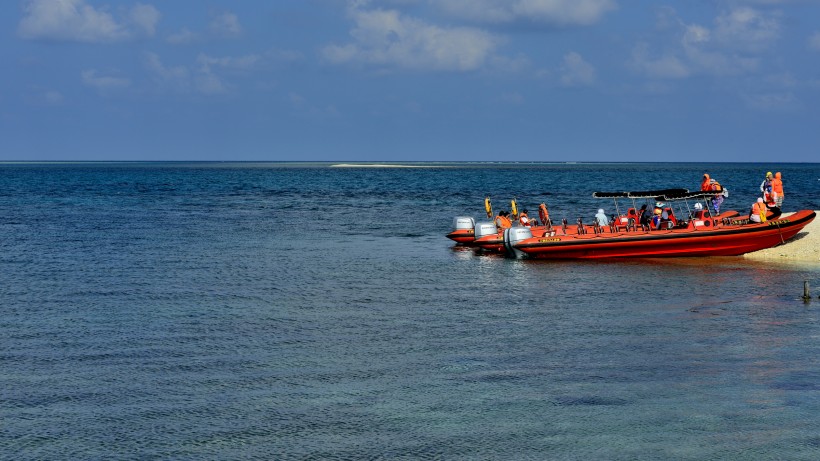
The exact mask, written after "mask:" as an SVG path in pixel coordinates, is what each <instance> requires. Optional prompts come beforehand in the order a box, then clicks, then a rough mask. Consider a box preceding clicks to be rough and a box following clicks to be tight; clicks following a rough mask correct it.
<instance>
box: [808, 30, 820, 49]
mask: <svg viewBox="0 0 820 461" xmlns="http://www.w3.org/2000/svg"><path fill="white" fill-rule="evenodd" d="M809 48H811V49H812V50H814V51H820V32H815V33H814V34H812V36H811V37H809Z"/></svg>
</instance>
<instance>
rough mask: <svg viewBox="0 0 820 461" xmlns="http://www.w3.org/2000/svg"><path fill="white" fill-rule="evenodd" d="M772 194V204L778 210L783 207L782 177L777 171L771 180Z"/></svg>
mask: <svg viewBox="0 0 820 461" xmlns="http://www.w3.org/2000/svg"><path fill="white" fill-rule="evenodd" d="M772 193H773V194H774V204H775V206H776V207H778V208H782V207H783V176H782V175H781V174H780V172H779V171H778V172H777V173H775V174H774V179H772Z"/></svg>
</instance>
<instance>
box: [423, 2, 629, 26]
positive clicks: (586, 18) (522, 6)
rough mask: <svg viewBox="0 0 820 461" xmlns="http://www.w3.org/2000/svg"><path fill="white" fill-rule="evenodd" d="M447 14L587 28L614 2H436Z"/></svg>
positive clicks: (486, 20) (479, 19)
mask: <svg viewBox="0 0 820 461" xmlns="http://www.w3.org/2000/svg"><path fill="white" fill-rule="evenodd" d="M433 3H435V4H436V5H438V6H439V7H440V8H442V9H444V11H445V12H447V13H448V14H450V15H453V16H456V17H459V18H463V19H466V20H470V21H475V22H482V23H489V24H510V23H515V22H519V21H523V22H535V23H541V24H550V25H589V24H594V23H596V22H598V21H599V20H600V19H601V17H603V15H604V14H606V13H607V12H609V11H611V10H613V9H615V8H616V6H617V4H616V3H615V1H614V0H437V1H435V2H433Z"/></svg>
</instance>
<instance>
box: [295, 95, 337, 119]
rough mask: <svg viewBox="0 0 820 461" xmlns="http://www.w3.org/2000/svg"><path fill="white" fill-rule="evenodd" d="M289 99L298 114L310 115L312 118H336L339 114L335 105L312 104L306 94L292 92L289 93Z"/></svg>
mask: <svg viewBox="0 0 820 461" xmlns="http://www.w3.org/2000/svg"><path fill="white" fill-rule="evenodd" d="M288 100H289V101H290V104H291V106H292V107H293V109H294V111H295V113H296V114H298V115H300V116H303V117H308V118H312V119H328V118H336V117H338V116H339V111H338V109H336V107H335V106H333V105H328V106H325V107H318V106H314V105H312V104H310V102H308V100H307V99H305V97H304V96H302V95H300V94H298V93H294V92H290V93H289V94H288Z"/></svg>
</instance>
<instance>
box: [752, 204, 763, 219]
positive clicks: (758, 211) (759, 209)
mask: <svg viewBox="0 0 820 461" xmlns="http://www.w3.org/2000/svg"><path fill="white" fill-rule="evenodd" d="M752 214H753V215H757V216H760V222H766V205H765V204H764V203H761V202H755V203H754V205H752Z"/></svg>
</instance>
